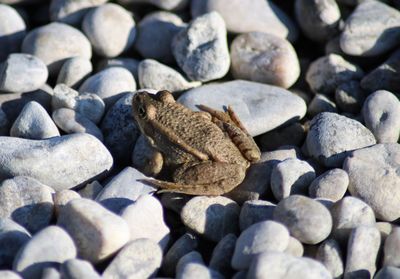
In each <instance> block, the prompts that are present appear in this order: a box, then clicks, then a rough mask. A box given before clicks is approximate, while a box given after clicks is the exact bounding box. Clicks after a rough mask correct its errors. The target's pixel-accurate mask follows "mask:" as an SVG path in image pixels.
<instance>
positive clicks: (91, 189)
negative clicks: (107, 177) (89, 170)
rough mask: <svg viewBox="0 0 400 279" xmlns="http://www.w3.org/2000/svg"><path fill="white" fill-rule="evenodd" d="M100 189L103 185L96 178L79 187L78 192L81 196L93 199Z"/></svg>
mask: <svg viewBox="0 0 400 279" xmlns="http://www.w3.org/2000/svg"><path fill="white" fill-rule="evenodd" d="M102 189H103V186H102V185H101V184H100V183H99V182H98V181H97V180H95V181H93V182H91V183H88V184H86V185H85V186H84V187H83V188H81V189H79V190H78V193H79V195H80V196H81V197H82V198H86V199H91V200H94V199H96V197H97V195H98V194H99V193H100V192H101V190H102Z"/></svg>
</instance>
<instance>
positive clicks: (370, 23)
mask: <svg viewBox="0 0 400 279" xmlns="http://www.w3.org/2000/svg"><path fill="white" fill-rule="evenodd" d="M399 27H400V13H399V11H398V10H396V9H394V8H392V7H390V6H388V5H386V4H384V3H381V2H378V1H363V2H362V3H360V4H359V5H358V6H357V7H356V9H355V10H354V11H353V12H352V13H351V15H350V16H349V17H348V18H347V20H346V22H345V24H344V29H343V31H342V33H341V35H340V48H341V49H342V50H343V51H344V52H345V53H346V54H348V55H354V56H376V55H381V54H383V53H385V52H387V51H389V50H390V49H392V48H393V47H395V46H396V45H397V43H398V39H399V38H400V32H399Z"/></svg>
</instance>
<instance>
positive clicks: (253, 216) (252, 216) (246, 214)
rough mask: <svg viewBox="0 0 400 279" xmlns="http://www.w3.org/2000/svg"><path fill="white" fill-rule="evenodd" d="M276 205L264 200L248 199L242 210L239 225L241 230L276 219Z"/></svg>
mask: <svg viewBox="0 0 400 279" xmlns="http://www.w3.org/2000/svg"><path fill="white" fill-rule="evenodd" d="M275 207H276V205H275V204H273V203H272V202H269V201H264V200H250V201H246V202H245V203H244V204H243V205H242V208H241V210H240V215H239V226H240V231H244V230H245V229H247V228H248V227H250V226H251V225H253V224H255V223H258V222H262V221H267V220H273V219H274V209H275Z"/></svg>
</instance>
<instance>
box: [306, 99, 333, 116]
mask: <svg viewBox="0 0 400 279" xmlns="http://www.w3.org/2000/svg"><path fill="white" fill-rule="evenodd" d="M321 112H337V109H336V104H335V103H334V102H333V101H331V100H330V99H329V98H328V97H327V96H325V95H322V94H315V95H314V98H313V99H312V100H311V102H310V103H309V104H308V107H307V114H308V115H309V116H311V117H314V116H315V115H317V114H318V113H321Z"/></svg>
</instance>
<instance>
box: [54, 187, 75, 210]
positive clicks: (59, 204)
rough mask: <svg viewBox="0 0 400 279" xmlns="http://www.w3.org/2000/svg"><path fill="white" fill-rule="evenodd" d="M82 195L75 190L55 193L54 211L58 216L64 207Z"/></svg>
mask: <svg viewBox="0 0 400 279" xmlns="http://www.w3.org/2000/svg"><path fill="white" fill-rule="evenodd" d="M79 198H81V196H80V195H79V194H78V193H77V192H75V191H73V190H61V191H57V192H55V194H53V200H54V211H55V214H56V216H58V214H59V213H60V211H61V210H62V209H63V207H64V206H65V205H66V204H67V203H68V202H70V201H72V200H74V199H79Z"/></svg>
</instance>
